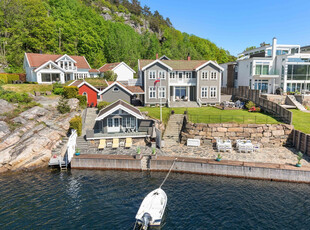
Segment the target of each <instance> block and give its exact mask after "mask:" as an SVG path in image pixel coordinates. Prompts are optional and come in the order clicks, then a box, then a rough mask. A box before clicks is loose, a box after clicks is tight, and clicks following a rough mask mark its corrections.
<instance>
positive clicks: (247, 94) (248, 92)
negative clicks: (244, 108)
mask: <svg viewBox="0 0 310 230" xmlns="http://www.w3.org/2000/svg"><path fill="white" fill-rule="evenodd" d="M221 91H222V93H223V94H228V95H233V96H234V97H235V98H240V99H242V100H248V101H253V102H254V103H255V104H256V105H258V106H259V107H260V108H261V109H262V110H263V111H265V112H268V113H270V114H272V115H274V116H275V117H278V118H281V120H282V121H283V122H284V123H286V124H290V125H291V124H292V120H293V114H292V112H291V111H289V110H288V109H285V108H283V107H282V106H281V105H278V104H277V103H275V102H272V101H269V100H267V99H265V98H262V97H261V96H260V90H253V89H249V87H248V86H239V88H225V87H223V88H222V89H221Z"/></svg>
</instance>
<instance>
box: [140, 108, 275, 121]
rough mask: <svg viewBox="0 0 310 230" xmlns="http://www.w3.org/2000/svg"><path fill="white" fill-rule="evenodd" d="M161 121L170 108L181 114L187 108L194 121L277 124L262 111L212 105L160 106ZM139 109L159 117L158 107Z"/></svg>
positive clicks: (166, 117)
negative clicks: (231, 108) (227, 108)
mask: <svg viewBox="0 0 310 230" xmlns="http://www.w3.org/2000/svg"><path fill="white" fill-rule="evenodd" d="M162 109H163V122H164V123H165V124H166V123H167V121H168V119H169V114H170V112H171V110H174V112H175V113H176V114H183V113H184V111H185V110H187V112H188V115H189V119H190V121H192V122H195V123H231V122H233V123H240V124H242V123H244V124H251V123H256V124H266V123H267V124H278V123H280V122H278V121H277V120H276V119H274V118H273V117H271V116H268V115H266V114H263V113H249V112H248V111H246V110H220V109H218V108H214V107H201V108H172V109H170V108H162ZM140 110H141V111H148V115H149V116H150V117H153V118H156V119H159V117H160V114H159V108H154V107H151V108H149V107H143V108H140Z"/></svg>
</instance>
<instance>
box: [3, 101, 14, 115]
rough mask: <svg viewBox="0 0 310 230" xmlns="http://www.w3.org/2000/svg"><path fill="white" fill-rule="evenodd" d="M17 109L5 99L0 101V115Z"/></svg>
mask: <svg viewBox="0 0 310 230" xmlns="http://www.w3.org/2000/svg"><path fill="white" fill-rule="evenodd" d="M14 109H15V106H14V105H13V104H11V103H9V102H7V101H5V100H3V99H0V114H3V113H7V112H11V111H12V110H14Z"/></svg>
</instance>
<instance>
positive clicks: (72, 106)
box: [68, 98, 80, 110]
mask: <svg viewBox="0 0 310 230" xmlns="http://www.w3.org/2000/svg"><path fill="white" fill-rule="evenodd" d="M79 103H80V102H79V99H76V98H71V99H69V100H68V104H69V106H70V109H71V110H76V109H77V108H78V107H79Z"/></svg>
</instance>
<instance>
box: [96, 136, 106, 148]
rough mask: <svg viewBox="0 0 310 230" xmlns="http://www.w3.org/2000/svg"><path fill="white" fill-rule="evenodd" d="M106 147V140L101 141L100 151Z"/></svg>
mask: <svg viewBox="0 0 310 230" xmlns="http://www.w3.org/2000/svg"><path fill="white" fill-rule="evenodd" d="M105 146H106V141H105V139H101V140H100V143H99V146H98V149H99V150H100V149H104V148H105Z"/></svg>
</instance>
